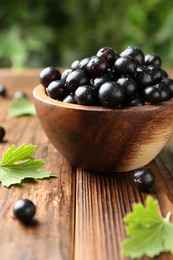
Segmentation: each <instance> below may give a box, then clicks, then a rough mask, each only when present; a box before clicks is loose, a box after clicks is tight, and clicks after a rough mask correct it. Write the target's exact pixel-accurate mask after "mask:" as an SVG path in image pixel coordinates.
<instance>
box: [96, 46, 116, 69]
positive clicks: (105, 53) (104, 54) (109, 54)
mask: <svg viewBox="0 0 173 260" xmlns="http://www.w3.org/2000/svg"><path fill="white" fill-rule="evenodd" d="M97 56H98V57H101V58H102V59H105V60H106V61H107V62H108V63H109V65H110V66H113V64H114V62H115V61H116V60H117V59H118V58H119V55H118V54H117V53H116V52H115V51H114V50H113V49H112V48H110V47H103V48H101V49H100V50H98V52H97Z"/></svg>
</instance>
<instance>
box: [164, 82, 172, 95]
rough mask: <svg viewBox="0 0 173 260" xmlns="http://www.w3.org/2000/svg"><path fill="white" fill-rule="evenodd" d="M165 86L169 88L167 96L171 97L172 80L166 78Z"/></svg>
mask: <svg viewBox="0 0 173 260" xmlns="http://www.w3.org/2000/svg"><path fill="white" fill-rule="evenodd" d="M164 84H165V86H166V87H167V89H168V90H169V96H170V97H173V80H172V79H166V80H165V81H164Z"/></svg>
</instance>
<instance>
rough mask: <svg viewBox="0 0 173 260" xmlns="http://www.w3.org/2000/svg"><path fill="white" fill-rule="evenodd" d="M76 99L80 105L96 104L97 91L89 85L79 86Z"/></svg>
mask: <svg viewBox="0 0 173 260" xmlns="http://www.w3.org/2000/svg"><path fill="white" fill-rule="evenodd" d="M75 100H76V102H77V103H78V104H80V105H87V106H91V105H96V103H97V91H96V89H95V88H93V87H91V86H89V85H84V86H79V87H78V88H77V89H76V91H75Z"/></svg>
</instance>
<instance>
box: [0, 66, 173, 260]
mask: <svg viewBox="0 0 173 260" xmlns="http://www.w3.org/2000/svg"><path fill="white" fill-rule="evenodd" d="M39 71H40V70H39V69H37V70H27V71H11V70H8V69H5V70H3V69H1V70H0V84H4V85H6V87H7V89H8V97H7V98H2V97H1V98H0V125H2V126H4V128H5V129H6V138H5V141H4V142H3V143H0V157H1V158H2V155H3V153H4V152H5V151H6V150H7V149H8V148H9V147H10V146H11V145H12V144H15V145H16V146H19V145H21V144H23V143H26V144H29V143H32V144H36V145H38V149H37V151H36V153H35V157H36V158H38V159H42V160H44V161H45V166H44V167H45V168H46V169H48V170H50V171H52V172H54V173H55V174H56V176H57V178H52V179H49V180H39V181H35V182H34V181H25V182H23V183H22V185H16V186H13V187H11V188H6V187H3V186H2V185H0V236H1V239H0V259H1V260H13V259H15V260H55V259H56V260H119V259H120V260H127V259H128V258H123V257H122V256H121V244H122V240H123V239H124V238H125V232H124V223H123V217H124V216H125V214H126V213H127V212H130V211H131V209H132V204H133V203H134V202H142V203H145V199H146V196H147V194H146V193H144V192H138V190H137V189H136V188H135V187H134V186H133V185H132V182H131V173H130V172H129V173H124V174H121V173H118V174H116V175H115V174H110V173H108V174H96V173H93V172H87V171H83V170H81V169H76V168H75V167H72V166H70V164H69V163H68V162H67V161H66V160H65V159H64V158H63V157H62V156H61V155H60V154H59V153H58V152H57V151H56V150H55V148H54V147H53V146H52V145H51V144H50V142H49V141H48V139H47V137H46V136H45V134H44V132H43V130H42V128H41V126H40V123H39V121H38V119H37V117H36V116H28V117H27V116H22V117H19V118H11V117H10V116H9V105H10V102H11V100H12V98H13V95H14V93H15V91H17V90H23V91H25V92H26V93H27V94H28V96H29V98H32V90H33V88H34V86H36V85H37V84H38V83H39V80H38V74H39ZM46 116H48V115H45V117H46ZM148 166H149V167H150V168H151V169H152V170H153V172H154V174H155V184H154V186H153V187H152V189H151V190H150V194H151V195H152V196H153V197H154V198H157V199H158V201H159V206H160V208H159V210H160V212H161V214H163V215H166V214H167V212H168V211H170V212H171V213H172V214H173V188H172V187H173V138H172V139H171V140H170V141H169V142H168V143H167V145H166V146H165V147H164V149H163V150H162V152H161V153H160V154H159V155H158V156H157V157H156V158H155V160H154V161H152V162H151V163H150V164H149V165H148ZM19 198H29V199H31V200H32V201H33V202H34V203H35V205H36V207H37V212H36V216H35V219H34V221H33V224H32V225H30V226H24V225H22V224H21V223H20V222H18V221H17V220H16V219H15V218H14V216H13V211H12V209H13V205H14V203H15V201H16V200H17V199H19ZM172 221H173V217H172ZM143 259H148V258H146V257H145V258H143ZM156 259H158V260H160V259H161V260H172V259H173V256H171V255H170V254H166V253H164V254H162V255H160V256H159V257H157V258H156Z"/></svg>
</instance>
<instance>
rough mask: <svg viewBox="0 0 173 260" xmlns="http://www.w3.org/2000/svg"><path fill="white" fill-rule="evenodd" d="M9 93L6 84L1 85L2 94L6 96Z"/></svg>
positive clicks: (0, 93)
mask: <svg viewBox="0 0 173 260" xmlns="http://www.w3.org/2000/svg"><path fill="white" fill-rule="evenodd" d="M6 95H7V88H6V87H5V86H4V85H0V96H2V97H6Z"/></svg>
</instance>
